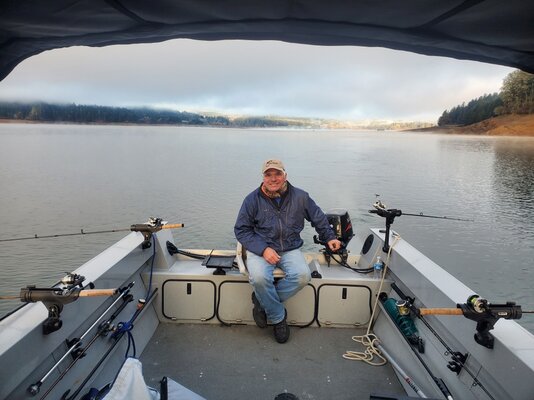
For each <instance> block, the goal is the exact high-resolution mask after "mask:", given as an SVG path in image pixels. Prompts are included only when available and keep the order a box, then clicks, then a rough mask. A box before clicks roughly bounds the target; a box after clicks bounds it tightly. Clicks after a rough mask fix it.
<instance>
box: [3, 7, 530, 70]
mask: <svg viewBox="0 0 534 400" xmlns="http://www.w3.org/2000/svg"><path fill="white" fill-rule="evenodd" d="M0 26H1V29H0V60H1V61H0V79H3V78H5V77H6V76H7V75H8V74H9V73H10V72H11V70H13V68H15V66H16V65H17V64H19V63H20V62H21V61H23V60H24V59H26V58H28V57H30V56H32V55H35V54H39V53H41V52H42V51H45V50H50V49H55V48H61V47H69V46H108V45H113V44H131V43H152V42H162V41H165V40H169V39H176V38H189V39H197V40H224V39H243V40H281V41H285V42H293V43H305V44H312V45H325V46H344V45H350V46H371V47H386V48H391V49H397V50H405V51H410V52H414V53H419V54H426V55H434V56H444V57H452V58H457V59H465V60H474V61H481V62H485V63H492V64H501V65H506V66H510V67H515V68H519V69H522V70H524V71H527V72H531V73H534V2H532V1H524V0H507V1H502V0H465V1H461V0H439V1H428V0H404V1H397V0H381V1H380V0H377V1H361V0H360V1H346V0H329V1H325V0H301V1H298V0H270V1H255V0H228V1H219V0H180V1H176V0H151V1H146V0H120V1H119V0H105V1H102V0H54V1H46V0H26V1H17V0H8V1H4V2H2V10H1V12H0Z"/></svg>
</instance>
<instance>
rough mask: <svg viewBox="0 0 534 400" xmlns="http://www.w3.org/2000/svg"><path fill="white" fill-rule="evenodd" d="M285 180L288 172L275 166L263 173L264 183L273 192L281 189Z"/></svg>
mask: <svg viewBox="0 0 534 400" xmlns="http://www.w3.org/2000/svg"><path fill="white" fill-rule="evenodd" d="M285 181H286V174H285V173H284V172H282V171H279V170H277V169H274V168H271V169H268V170H267V171H265V172H264V174H263V184H264V185H265V187H266V188H267V190H269V191H271V192H276V191H278V190H280V188H281V187H282V185H283V184H284V182H285Z"/></svg>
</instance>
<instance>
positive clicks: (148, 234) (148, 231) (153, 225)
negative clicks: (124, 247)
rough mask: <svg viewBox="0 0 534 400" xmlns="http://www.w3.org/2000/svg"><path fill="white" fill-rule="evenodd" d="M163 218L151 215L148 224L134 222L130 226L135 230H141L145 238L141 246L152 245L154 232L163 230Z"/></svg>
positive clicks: (145, 247)
mask: <svg viewBox="0 0 534 400" xmlns="http://www.w3.org/2000/svg"><path fill="white" fill-rule="evenodd" d="M162 226H163V220H162V219H161V218H154V217H150V218H149V219H148V222H147V223H146V224H134V225H132V226H131V227H130V230H131V231H133V232H141V233H142V234H143V237H144V238H145V240H144V241H143V243H141V248H142V249H143V250H144V249H148V248H150V247H151V246H152V242H151V240H152V234H153V233H156V232H158V231H160V230H161V228H162Z"/></svg>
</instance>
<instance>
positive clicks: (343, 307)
mask: <svg viewBox="0 0 534 400" xmlns="http://www.w3.org/2000/svg"><path fill="white" fill-rule="evenodd" d="M317 297H318V310H317V321H318V322H319V324H320V325H327V326H328V325H330V326H363V325H367V324H368V323H369V319H370V318H371V307H370V302H371V289H369V288H368V287H367V286H359V285H340V284H324V285H321V286H320V287H319V289H317Z"/></svg>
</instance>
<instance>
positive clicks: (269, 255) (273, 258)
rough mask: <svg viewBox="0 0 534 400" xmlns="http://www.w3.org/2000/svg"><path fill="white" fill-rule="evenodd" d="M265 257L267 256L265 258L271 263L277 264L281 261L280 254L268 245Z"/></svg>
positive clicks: (264, 252)
mask: <svg viewBox="0 0 534 400" xmlns="http://www.w3.org/2000/svg"><path fill="white" fill-rule="evenodd" d="M263 258H265V260H266V261H267V262H268V263H269V264H271V265H276V264H277V263H278V261H280V256H279V255H278V253H277V252H276V251H275V250H274V249H271V248H270V247H267V248H266V249H265V250H263Z"/></svg>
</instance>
